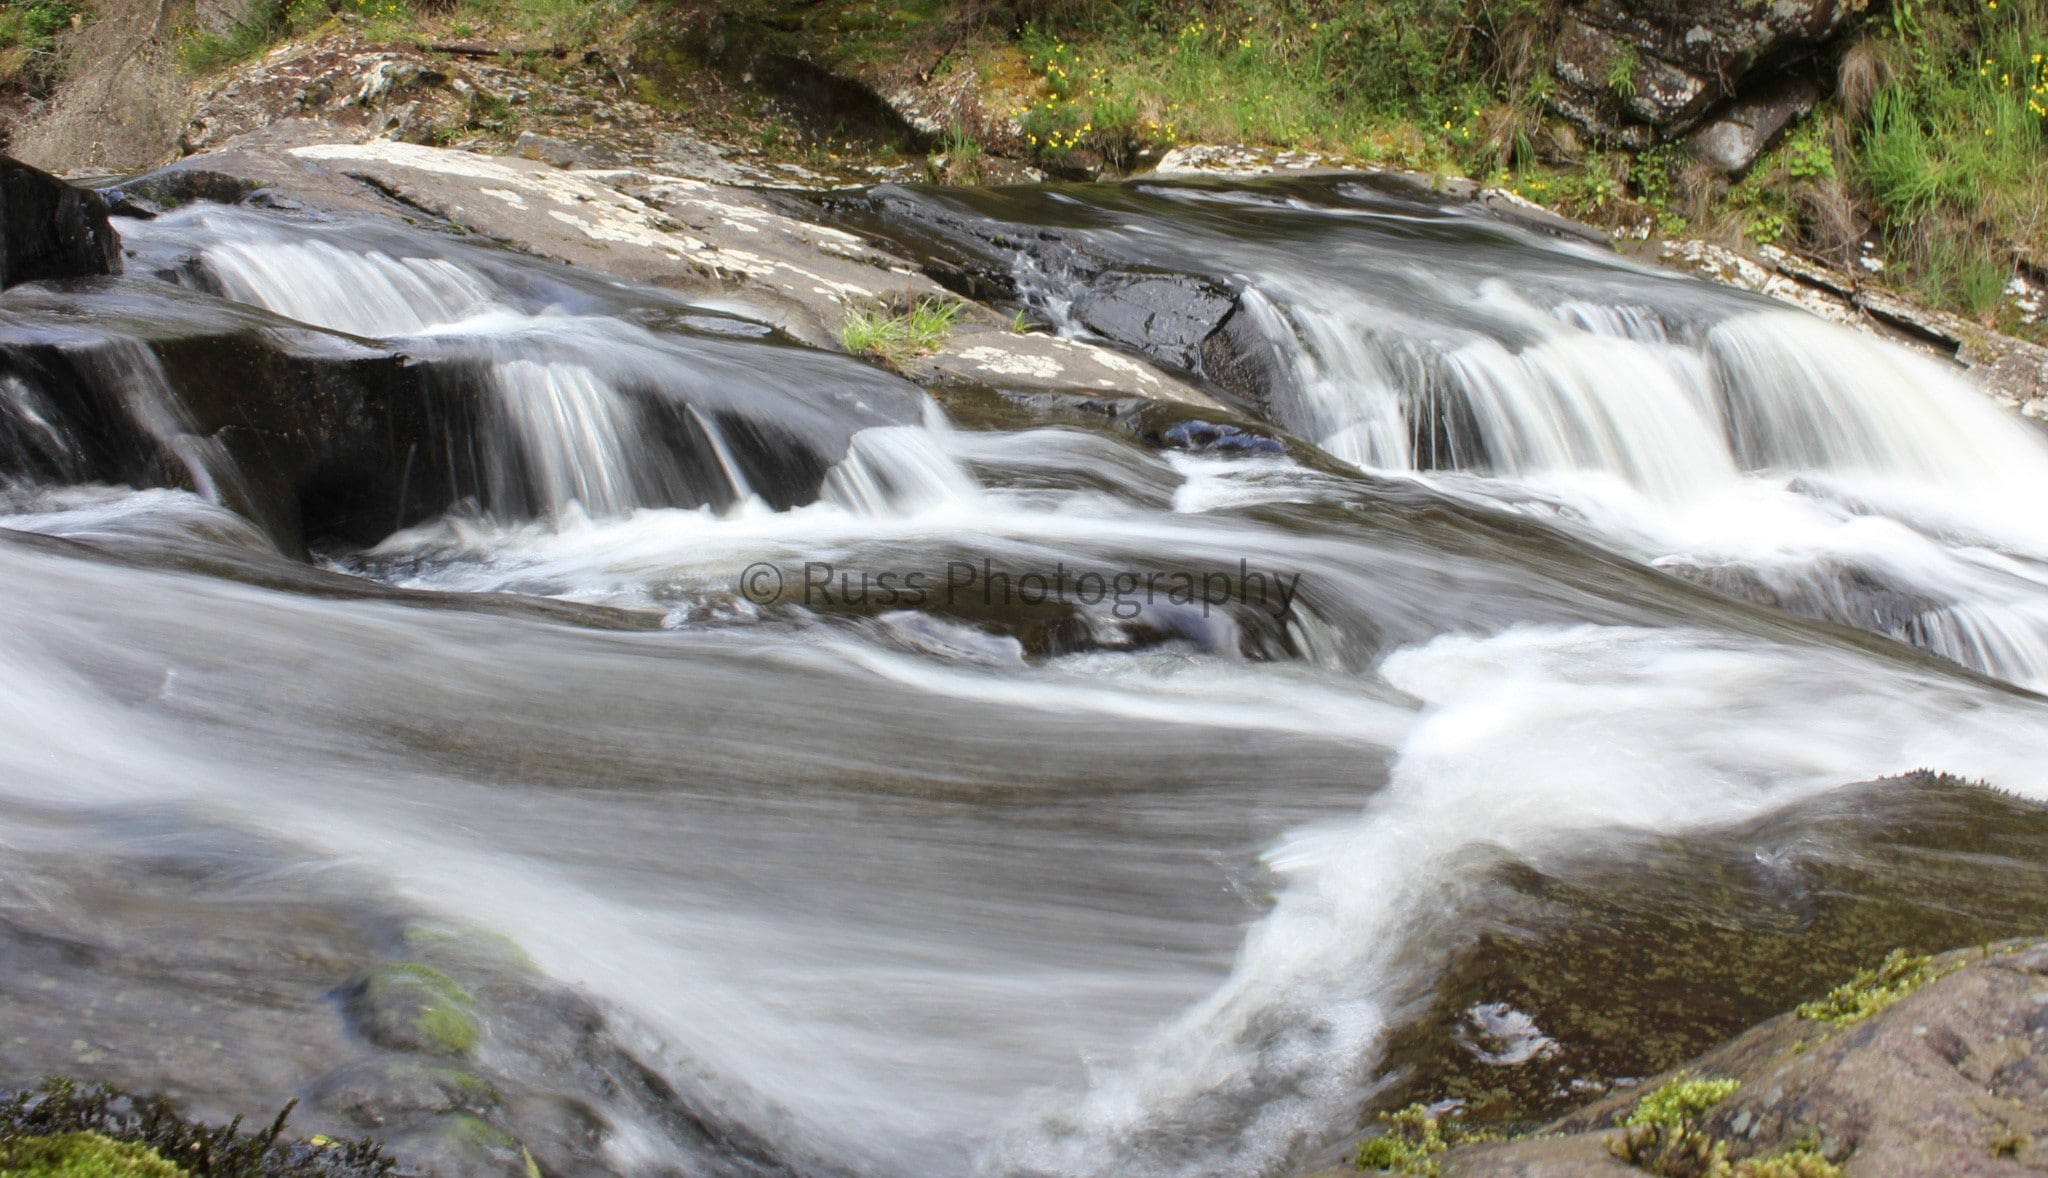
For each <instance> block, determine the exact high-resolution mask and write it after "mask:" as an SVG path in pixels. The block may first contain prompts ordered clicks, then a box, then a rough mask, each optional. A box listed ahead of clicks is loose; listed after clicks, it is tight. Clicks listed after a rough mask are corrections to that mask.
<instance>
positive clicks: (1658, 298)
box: [872, 180, 2048, 685]
mask: <svg viewBox="0 0 2048 1178" xmlns="http://www.w3.org/2000/svg"><path fill="white" fill-rule="evenodd" d="M872 207H873V208H874V209H875V211H876V212H877V215H878V216H879V217H880V218H881V220H882V222H883V223H884V224H885V225H887V226H890V227H891V228H892V229H894V230H896V231H903V230H904V229H905V227H906V226H908V227H909V231H910V232H912V233H914V234H916V235H918V236H921V237H929V238H931V239H933V240H937V241H942V242H944V243H945V245H946V246H947V247H948V248H952V249H955V250H961V249H968V250H974V251H976V252H978V253H981V254H982V255H984V256H986V257H988V258H989V259H990V260H991V261H992V262H995V263H996V264H999V265H1006V266H1007V267H1008V268H1009V270H1010V273H1011V277H1012V280H1013V282H1014V284H1015V288H1016V289H1017V291H1018V292H1019V295H1020V297H1021V298H1023V299H1025V300H1026V301H1028V302H1030V303H1031V304H1032V305H1033V306H1034V308H1035V309H1037V310H1038V311H1039V312H1040V313H1041V314H1043V315H1045V316H1046V317H1047V318H1048V319H1050V320H1051V321H1052V322H1054V323H1055V324H1057V325H1059V326H1060V327H1061V329H1062V330H1064V331H1066V332H1068V333H1070V334H1084V335H1085V334H1087V333H1088V332H1089V330H1090V328H1089V326H1088V324H1087V323H1086V322H1084V321H1083V319H1081V318H1078V317H1076V316H1075V315H1073V314H1072V313H1071V311H1070V309H1071V308H1073V307H1075V306H1079V305H1082V304H1083V303H1084V302H1085V301H1086V300H1087V299H1090V298H1097V297H1102V295H1101V290H1102V289H1109V288H1107V287H1103V286H1102V284H1103V283H1105V282H1110V283H1113V282H1116V281H1118V280H1117V278H1116V276H1117V275H1120V274H1126V273H1129V272H1132V271H1137V270H1143V271H1147V272H1151V273H1160V272H1165V273H1169V274H1170V273H1175V272H1178V273H1181V274H1185V275H1189V276H1191V277H1194V278H1198V279H1200V280H1201V281H1202V282H1203V283H1204V284H1206V285H1205V287H1204V289H1207V290H1211V291H1213V290H1216V289H1218V288H1227V289H1228V290H1230V291H1232V292H1234V293H1235V296H1236V304H1235V306H1234V307H1233V308H1232V309H1231V313H1230V316H1229V317H1228V318H1226V319H1225V320H1224V321H1222V322H1221V323H1219V325H1218V326H1217V327H1215V328H1214V329H1212V334H1211V335H1210V336H1209V339H1208V342H1206V343H1205V344H1204V345H1203V346H1204V347H1205V348H1208V347H1210V346H1211V345H1212V344H1217V343H1218V342H1219V341H1220V343H1221V346H1222V348H1223V352H1222V353H1221V355H1222V357H1223V359H1222V360H1221V361H1220V363H1221V365H1222V367H1221V368H1220V369H1218V371H1215V372H1207V374H1208V375H1210V376H1211V377H1213V378H1215V379H1217V380H1218V381H1219V383H1221V384H1222V385H1224V386H1225V387H1226V388H1227V389H1229V390H1230V391H1232V392H1234V393H1236V394H1237V395H1239V396H1240V397H1243V398H1244V399H1245V400H1246V401H1247V402H1248V403H1250V404H1251V405H1253V406H1254V407H1255V408H1256V409H1257V410H1258V411H1260V412H1262V413H1263V414H1265V415H1266V416H1268V417H1270V418H1271V419H1272V420H1273V421H1275V422H1276V423H1277V424H1279V425H1281V426H1283V427H1285V428H1287V429H1288V430H1290V431H1292V432H1294V433H1297V434H1299V435H1301V436H1302V437H1304V438H1307V439H1310V440H1312V441H1314V442H1315V443H1316V444H1317V445H1319V446H1320V447H1321V448H1322V449H1324V450H1325V451H1327V452H1329V453H1330V454H1332V455H1334V456H1336V457H1337V458H1340V459H1342V460H1344V461H1346V462H1349V463H1351V464H1353V465H1355V466H1358V467H1361V468H1363V469H1366V470H1369V471H1374V472H1380V473H1385V474H1390V475H1397V476H1403V477H1408V478H1414V479H1419V480H1422V481H1424V482H1427V483H1431V484H1434V485H1436V486H1439V487H1442V488H1443V489H1445V490H1448V491H1452V492H1454V493H1456V494H1458V495H1460V496H1462V497H1468V498H1476V499H1478V500H1481V501H1487V502H1491V503H1492V504H1494V505H1497V506H1499V507H1502V508H1505V509H1507V510H1510V511H1514V512H1518V513H1525V514H1535V515H1540V516H1543V517H1544V518H1547V519H1549V520H1552V521H1554V522H1556V523H1559V524H1561V525H1563V526H1565V527H1567V528H1569V529H1571V530H1573V531H1576V532H1578V533H1579V534H1581V535H1582V536H1584V537H1586V538H1587V539H1590V540H1592V541H1593V542H1595V543H1598V544H1602V545H1604V546H1606V547H1609V548H1610V549H1613V550H1616V551H1618V552H1621V553H1623V554H1626V555H1628V556H1631V557H1634V558H1637V559H1641V560H1646V561H1650V562H1653V563H1658V564H1661V565H1663V566H1664V567H1667V568H1670V569H1672V570H1673V571H1674V572H1678V573H1680V574H1681V575H1685V576H1688V577H1691V578H1693V579H1696V580H1700V581H1702V582H1703V583H1707V584H1710V585H1714V586H1716V587H1717V588H1724V589H1728V590H1729V591H1731V592H1735V593H1736V595H1737V596H1744V597H1747V598H1750V599H1752V600H1759V601H1764V602H1767V603H1769V604H1772V605H1775V606H1778V607H1780V608H1784V609H1787V610H1791V611H1793V612H1796V613H1802V614H1805V615H1807V616H1813V617H1820V618H1825V619H1828V620H1830V621H1835V622H1841V623H1845V624H1848V625H1852V626H1858V627H1862V628H1864V629H1871V630H1876V631H1878V632H1881V633H1885V634H1890V635H1892V636H1894V637H1897V638H1899V639H1901V640H1902V641H1907V642H1911V643H1913V644H1915V645H1918V646H1921V647H1923V648H1924V649H1927V650H1931V651H1934V652H1936V653H1939V654H1942V655H1944V656H1946V657H1950V658H1954V659H1956V660H1957V661H1959V662H1962V663H1964V664H1965V665H1967V666H1970V667H1974V668H1976V669H1978V670H1980V671H1984V672H1986V673H1988V674H1995V675H1998V676H2000V677H2002V678H2007V679H2010V680H2012V681H2014V682H2018V683H2024V684H2029V685H2048V659H2044V658H2042V657H2041V652H2048V524H2044V523H2043V522H2042V521H2041V520H2040V518H2039V513H2038V511H2037V510H2035V509H2034V508H2033V507H2032V505H2034V504H2038V503H2039V502H2041V501H2042V499H2043V498H2048V439H2044V438H2043V437H2042V436H2041V435H2040V434H2039V433H2038V432H2037V431H2036V430H2034V429H2033V428H2031V427H2029V426H2027V425H2025V424H2023V423H2021V422H2018V421H2015V420H2013V419H2012V418H2011V417H2010V415H2008V414H2005V413H2003V412H2002V411H2000V410H1999V409H1998V408H1996V407H1995V406H1993V405H1992V404H1990V403H1989V402H1988V401H1987V400H1986V399H1985V398H1984V397H1983V396H1981V395H1980V394H1979V393H1977V392H1976V391H1975V390H1972V389H1970V388H1969V387H1968V386H1967V385H1966V384H1965V382H1964V381H1963V379H1962V378H1961V376H1960V375H1959V374H1958V373H1957V372H1956V371H1955V370H1954V369H1952V368H1947V367H1944V366H1942V365H1940V364H1938V363H1936V362H1934V361H1931V360H1928V359H1924V358H1922V357H1919V356H1916V355H1913V354H1911V353H1909V352H1907V351H1905V350H1903V349H1901V348H1898V347H1895V346H1892V345H1890V344H1887V343H1883V342H1880V341H1877V340H1874V339H1872V338H1870V337H1868V336H1862V335H1858V334H1856V333H1854V332H1852V331H1850V330H1848V329H1846V328H1843V327H1840V326H1837V325H1834V324H1830V323H1827V322H1825V321H1823V320H1820V319H1817V318H1815V317H1813V316H1810V315H1807V314H1805V313H1803V312H1799V311H1795V310H1792V309H1790V308H1787V307H1784V306H1782V305H1780V304H1777V303H1774V302H1770V301H1767V300H1764V299H1762V298H1760V297H1757V296H1753V295H1749V294H1745V293H1741V292H1736V291H1732V290H1728V289H1726V288H1723V287H1717V286H1713V285H1709V284H1706V283H1703V282H1698V281H1695V280H1691V279H1685V278H1680V277H1677V276H1675V275H1672V274H1670V273H1668V272H1664V271H1651V270H1645V269H1641V268H1638V267H1635V266H1633V265H1630V264H1627V263H1623V262H1620V261H1617V260H1615V259H1614V258H1612V256H1611V255H1606V256H1603V255H1600V254H1596V253H1593V252H1590V251H1589V250H1587V249H1586V248H1585V247H1584V246H1583V245H1582V244H1578V243H1562V244H1560V243H1558V242H1556V241H1553V240H1549V239H1543V238H1537V237H1534V236H1532V235H1530V234H1527V233H1524V232H1520V231H1518V230H1515V229H1513V228H1510V227H1508V226H1506V225H1503V224H1501V223H1499V222H1495V221H1490V220H1489V219H1488V218H1486V217H1484V216H1482V215H1479V214H1477V213H1476V212H1474V211H1472V210H1471V209H1470V208H1469V207H1459V206H1445V207H1443V208H1440V209H1432V208H1431V207H1430V206H1429V203H1428V202H1427V201H1426V200H1422V199H1418V198H1416V197H1414V196H1412V195H1405V196H1398V197H1392V198H1390V197H1388V196H1386V195H1385V194H1375V193H1374V192H1373V191H1371V190H1370V189H1369V187H1368V186H1360V185H1355V184H1350V183H1347V182H1345V181H1341V180H1339V181H1326V182H1318V181H1286V182H1279V181H1276V182H1272V183H1271V184H1270V186H1254V187H1252V188H1251V189H1249V190H1246V191H1235V190H1228V189H1222V188H1218V187H1216V186H1212V185H1205V184H1200V183H1189V184H1147V185H1129V186H1124V187H1122V188H1119V189H1116V190H1114V191H1106V192H1103V193H1101V194H1099V195H1092V196H1091V197H1089V198H1082V197H1080V196H1076V195H1073V194H1062V195H1060V196H1057V197H1048V198H1046V199H1045V200H1043V201H1040V202H1038V203H1036V204H1033V203H1031V202H1028V201H1022V200H1017V199H1015V198H1013V197H1010V196H1007V195H1003V196H984V195H977V194H960V193H953V192H944V193H939V192H912V191H909V190H902V189H893V188H892V189H885V190H880V191H879V192H878V195H877V196H876V197H875V198H874V205H873V206H872ZM1247 210H1256V215H1255V217H1254V220H1255V222H1256V223H1257V225H1258V229H1257V230H1256V231H1255V232H1254V231H1248V230H1247V229H1246V228H1245V225H1246V220H1245V218H1246V217H1247V215H1248V213H1247ZM1018 218H1022V219H1021V220H1019V219H1018ZM1162 287H1163V288H1170V284H1162ZM1098 288H1101V289H1098ZM1205 297H1210V298H1213V297H1214V296H1213V295H1211V296H1205ZM1193 305H1194V304H1190V306H1193ZM1181 309H1182V308H1180V307H1177V306H1175V307H1167V306H1164V305H1162V307H1161V310H1163V311H1171V312H1173V313H1175V314H1177V313H1179V311H1180V310H1181ZM1117 342H1120V343H1124V344H1130V345H1132V346H1139V347H1141V349H1143V350H1147V352H1148V354H1150V355H1152V356H1153V358H1154V359H1158V360H1161V361H1162V362H1165V363H1186V362H1187V361H1186V360H1185V359H1179V358H1178V357H1185V356H1186V355H1188V352H1187V350H1186V347H1185V340H1183V339H1181V338H1180V329H1176V332H1175V333H1174V334H1173V338H1172V339H1166V338H1163V337H1162V338H1161V339H1160V340H1158V341H1151V342H1146V341H1137V342H1134V341H1132V340H1129V339H1123V340H1119V341H1117ZM1201 363H1202V364H1203V365H1204V368H1205V371H1206V370H1207V369H1208V368H1210V367H1214V366H1216V365H1217V364H1218V363H1219V361H1218V360H1214V359H1210V358H1207V355H1206V353H1205V358H1204V359H1203V360H1202V361H1201ZM1980 552H1990V553H1995V554H1997V555H1998V556H2000V557H2001V558H2005V559H2008V560H2010V561H2013V562H2017V563H2016V564H2015V565H2014V567H2009V568H2005V569H2003V570H2001V571H2000V573H1999V574H1998V575H1996V576H1993V577H1990V578H1987V577H1985V576H1984V575H1983V570H1982V568H1981V565H1980V562H1979V560H1978V555H1977V554H1978V553H1980ZM1842 567H1853V568H1855V569H1856V570H1858V572H1857V576H1858V577H1859V578H1861V580H1862V582H1864V583H1863V584H1859V585H1858V586H1856V587H1854V588H1853V591H1843V590H1842V587H1841V586H1840V585H1838V584H1836V583H1835V580H1836V576H1837V573H1836V571H1835V570H1837V569H1839V568H1842ZM1766 583H1768V584H1769V585H1774V586H1778V588H1775V589H1769V588H1763V587H1762V586H1764V585H1765V584H1766ZM1748 590H1754V591H1748ZM1873 603H1875V604H1874V605H1873Z"/></svg>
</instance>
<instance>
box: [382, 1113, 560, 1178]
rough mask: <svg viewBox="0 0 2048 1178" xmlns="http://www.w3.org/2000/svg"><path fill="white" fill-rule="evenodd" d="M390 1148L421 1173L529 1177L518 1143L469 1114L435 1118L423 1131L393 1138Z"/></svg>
mask: <svg viewBox="0 0 2048 1178" xmlns="http://www.w3.org/2000/svg"><path fill="white" fill-rule="evenodd" d="M389 1146H390V1148H391V1150H392V1152H393V1153H395V1154H397V1155H398V1156H400V1157H403V1158H405V1159H406V1161H407V1163H408V1164H409V1165H411V1166H413V1167H416V1168H417V1169H418V1170H420V1171H421V1172H424V1173H433V1174H465V1175H472V1174H473V1175H487V1174H499V1175H504V1176H506V1178H528V1170H527V1162H526V1153H525V1151H524V1150H523V1149H522V1148H521V1147H520V1144H519V1140H518V1139H517V1138H515V1137H513V1136H512V1135H511V1134H510V1133H507V1132H505V1131H504V1130H503V1129H500V1128H498V1127H497V1126H496V1125H493V1124H491V1123H490V1122H489V1121H486V1120H484V1119H483V1118H482V1117H479V1116H475V1115H474V1114H471V1113H450V1114H447V1115H446V1116H441V1117H436V1118H435V1119H434V1120H433V1121H432V1122H431V1123H429V1124H428V1125H426V1126H425V1127H423V1128H419V1129H415V1130H413V1131H411V1132H409V1133H402V1134H399V1135H398V1136H396V1137H393V1138H392V1139H391V1140H390V1142H389Z"/></svg>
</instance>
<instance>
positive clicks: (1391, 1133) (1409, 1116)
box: [1354, 1104, 1500, 1178]
mask: <svg viewBox="0 0 2048 1178" xmlns="http://www.w3.org/2000/svg"><path fill="white" fill-rule="evenodd" d="M1379 1121H1380V1124H1381V1125H1383V1126H1385V1130H1384V1132H1382V1133H1381V1134H1380V1135H1379V1136H1377V1137H1368V1138H1366V1139H1365V1140H1364V1141H1361V1142H1359V1143H1358V1155H1357V1157H1356V1159H1355V1160H1354V1164H1355V1165H1356V1166H1357V1168H1358V1169H1361V1170H1371V1171H1377V1172H1379V1173H1383V1174H1416V1175H1422V1176H1423V1178H1435V1175H1436V1174H1437V1171H1438V1165H1437V1160H1436V1155H1438V1154H1440V1153H1442V1152H1443V1151H1445V1150H1447V1149H1449V1148H1451V1147H1452V1146H1454V1145H1469V1144H1473V1143H1476V1142H1481V1141H1498V1140H1500V1137H1499V1136H1498V1135H1497V1134H1494V1133H1491V1132H1486V1131H1482V1130H1475V1129H1470V1128H1467V1127H1464V1126H1459V1125H1452V1124H1447V1123H1445V1122H1444V1121H1442V1120H1439V1119H1438V1118H1436V1117H1434V1116H1431V1115H1430V1111H1429V1109H1428V1108H1427V1107H1425V1106H1423V1105H1419V1104H1411V1105H1409V1106H1408V1107H1407V1108H1404V1109H1399V1110H1396V1111H1394V1112H1390V1113H1381V1114H1380V1116H1379Z"/></svg>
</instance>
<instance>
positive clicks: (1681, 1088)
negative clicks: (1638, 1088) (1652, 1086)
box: [1626, 1072, 1742, 1126]
mask: <svg viewBox="0 0 2048 1178" xmlns="http://www.w3.org/2000/svg"><path fill="white" fill-rule="evenodd" d="M1740 1087H1742V1081H1740V1080H1705V1079H1700V1080H1695V1079H1693V1078H1692V1077H1690V1076H1687V1075H1686V1074H1685V1073H1683V1072H1681V1073H1679V1074H1678V1075H1677V1076H1675V1077H1673V1078H1672V1079H1671V1081H1670V1082H1669V1083H1667V1084H1665V1085H1664V1086H1663V1087H1661V1088H1659V1089H1657V1090H1656V1091H1655V1092H1652V1093H1650V1094H1649V1095H1648V1096H1645V1097H1643V1099H1642V1100H1640V1101H1638V1102H1637V1104H1636V1107H1635V1111H1634V1112H1632V1113H1630V1114H1629V1115H1628V1121H1627V1122H1626V1123H1627V1124H1630V1125H1670V1126H1677V1125H1680V1124H1683V1123H1684V1122H1686V1121H1690V1120H1692V1119H1693V1118H1694V1117H1697V1116H1699V1115H1700V1114H1701V1113H1703V1112H1706V1111H1707V1110H1708V1109H1710V1108H1712V1107H1714V1106H1715V1105H1717V1104H1719V1103H1721V1102H1722V1101H1724V1100H1726V1099H1728V1097H1729V1096H1730V1095H1731V1094H1732V1093H1734V1091H1735V1090H1736V1089H1737V1088H1740Z"/></svg>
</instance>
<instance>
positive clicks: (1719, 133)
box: [1686, 78, 1820, 178]
mask: <svg viewBox="0 0 2048 1178" xmlns="http://www.w3.org/2000/svg"><path fill="white" fill-rule="evenodd" d="M1818 101H1820V87H1818V86H1816V85H1814V83H1813V82H1812V80H1811V79H1808V78H1785V79H1782V80H1780V81H1778V82H1776V83H1774V84H1772V85H1771V86H1769V87H1767V88H1765V89H1764V90H1761V91H1759V92H1758V93H1756V94H1753V95H1749V96H1747V97H1743V98H1739V99H1737V100H1736V101H1734V102H1732V103H1730V104H1729V105H1728V106H1727V107H1726V108H1724V109H1723V110H1722V111H1721V112H1720V113H1718V114H1716V115H1714V117H1712V118H1710V119H1708V120H1707V121H1706V122H1705V123H1704V124H1702V125H1701V126H1700V127H1699V128H1697V129H1696V130H1694V131H1693V133H1692V134H1691V135H1689V136H1687V137H1686V143H1687V145H1688V146H1690V147H1691V148H1692V154H1693V157H1694V158H1695V159H1698V160H1700V161H1701V162H1702V163H1706V164H1711V165H1712V166H1713V167H1714V168H1715V169H1717V170H1718V171H1720V173H1721V174H1722V175H1724V176H1728V177H1731V178H1732V177H1739V176H1741V175H1742V174H1743V173H1745V172H1747V171H1749V167H1750V165H1751V164H1754V163H1755V162H1756V160H1757V157H1758V156H1760V155H1762V154H1763V153H1764V150H1765V149H1766V148H1768V147H1770V145H1771V143H1772V141H1773V140H1775V139H1777V137H1778V135H1779V133H1780V132H1782V131H1784V129H1785V128H1786V127H1788V126H1790V125H1791V124H1792V122H1793V121H1794V120H1795V119H1802V118H1805V117H1806V116H1807V114H1809V113H1810V112H1811V111H1812V110H1813V104H1814V103H1816V102H1818Z"/></svg>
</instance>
